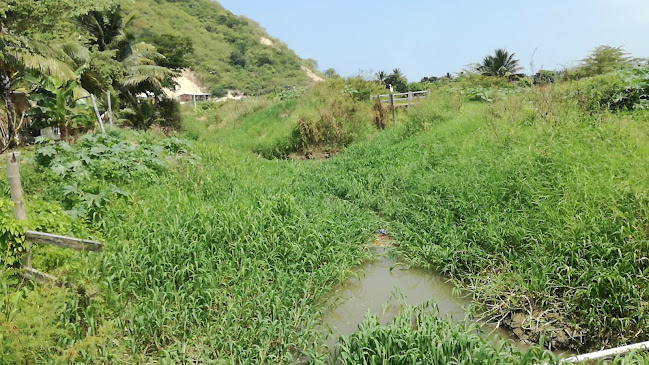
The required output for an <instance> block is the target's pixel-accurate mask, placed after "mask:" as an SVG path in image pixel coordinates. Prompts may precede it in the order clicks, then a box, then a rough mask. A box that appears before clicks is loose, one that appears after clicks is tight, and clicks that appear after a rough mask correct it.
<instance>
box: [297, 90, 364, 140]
mask: <svg viewBox="0 0 649 365" xmlns="http://www.w3.org/2000/svg"><path fill="white" fill-rule="evenodd" d="M350 90H353V89H351V88H350V85H346V84H345V81H344V80H331V81H329V82H326V83H321V84H319V85H316V86H314V87H313V88H312V89H311V90H309V92H307V93H306V94H305V96H304V97H303V98H302V99H301V100H300V101H299V102H298V106H297V110H296V112H295V113H294V115H295V118H296V120H297V128H296V130H295V134H294V136H295V137H296V138H298V139H299V141H300V145H301V148H302V149H303V150H304V151H307V150H309V149H311V148H315V147H324V148H337V147H341V146H345V145H347V144H349V143H351V142H352V141H354V140H355V139H356V138H357V137H358V136H359V135H361V134H364V133H366V132H368V130H370V129H371V120H372V119H371V118H372V106H371V103H369V101H364V102H361V101H359V100H357V99H356V98H355V97H350V94H349V92H350ZM354 95H355V94H354Z"/></svg>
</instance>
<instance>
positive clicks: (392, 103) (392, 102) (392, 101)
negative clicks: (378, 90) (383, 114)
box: [390, 93, 394, 123]
mask: <svg viewBox="0 0 649 365" xmlns="http://www.w3.org/2000/svg"><path fill="white" fill-rule="evenodd" d="M390 108H391V109H392V123H394V94H393V93H390Z"/></svg>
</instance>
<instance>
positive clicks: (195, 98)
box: [194, 94, 196, 110]
mask: <svg viewBox="0 0 649 365" xmlns="http://www.w3.org/2000/svg"><path fill="white" fill-rule="evenodd" d="M194 110H196V94H194Z"/></svg>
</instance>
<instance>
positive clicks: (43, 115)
mask: <svg viewBox="0 0 649 365" xmlns="http://www.w3.org/2000/svg"><path fill="white" fill-rule="evenodd" d="M78 72H80V71H78ZM25 80H26V81H28V82H29V83H31V84H32V85H33V91H32V92H31V101H32V104H33V105H32V109H31V111H30V116H31V117H32V119H33V123H34V126H35V127H37V128H46V127H54V126H58V127H59V128H61V137H62V138H63V139H65V140H66V141H68V140H69V130H70V128H73V129H77V128H80V127H88V126H92V125H93V124H94V116H93V111H92V109H91V106H90V104H89V103H88V101H87V97H88V96H89V94H88V92H87V91H85V90H84V89H83V88H82V87H81V86H80V85H79V82H78V80H77V79H73V80H67V81H60V80H59V79H57V78H54V77H51V76H47V75H39V76H34V75H29V74H28V75H26V76H25Z"/></svg>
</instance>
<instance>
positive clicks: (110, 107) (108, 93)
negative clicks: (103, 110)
mask: <svg viewBox="0 0 649 365" xmlns="http://www.w3.org/2000/svg"><path fill="white" fill-rule="evenodd" d="M106 96H107V97H108V121H109V122H110V126H111V128H112V127H114V126H115V124H114V123H113V106H112V101H111V100H110V91H106Z"/></svg>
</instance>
